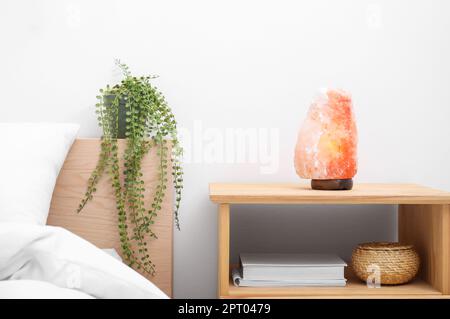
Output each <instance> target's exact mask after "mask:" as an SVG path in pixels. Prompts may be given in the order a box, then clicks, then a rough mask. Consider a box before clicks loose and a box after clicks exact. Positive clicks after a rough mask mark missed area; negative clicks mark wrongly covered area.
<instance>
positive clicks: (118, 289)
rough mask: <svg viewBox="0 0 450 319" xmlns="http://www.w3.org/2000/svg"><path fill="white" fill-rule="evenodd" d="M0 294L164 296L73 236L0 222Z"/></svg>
mask: <svg viewBox="0 0 450 319" xmlns="http://www.w3.org/2000/svg"><path fill="white" fill-rule="evenodd" d="M0 298H167V295H165V294H164V293H163V292H162V291H161V290H160V289H159V288H157V287H156V286H155V285H154V284H152V283H151V282H150V281H148V280H147V279H146V278H144V277H143V276H141V275H140V274H138V273H137V272H135V271H134V270H132V269H131V268H129V267H128V266H127V265H125V264H123V263H121V262H120V261H118V260H117V259H115V258H114V257H111V256H110V255H108V254H107V253H105V252H103V251H102V250H100V249H98V248H97V247H95V246H94V245H92V244H91V243H89V242H87V241H85V240H83V239H82V238H80V237H78V236H76V235H75V234H73V233H71V232H69V231H67V230H65V229H63V228H60V227H51V226H38V225H28V224H19V223H0Z"/></svg>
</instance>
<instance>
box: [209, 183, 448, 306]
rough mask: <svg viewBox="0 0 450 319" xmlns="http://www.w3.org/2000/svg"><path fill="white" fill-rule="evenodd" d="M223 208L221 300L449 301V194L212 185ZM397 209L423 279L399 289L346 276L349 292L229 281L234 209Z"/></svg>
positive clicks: (402, 235)
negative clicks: (240, 206) (252, 206)
mask: <svg viewBox="0 0 450 319" xmlns="http://www.w3.org/2000/svg"><path fill="white" fill-rule="evenodd" d="M210 198H211V200H212V201H213V202H215V203H217V204H219V218H218V227H219V228H218V231H219V251H218V255H219V261H218V267H219V270H218V296H219V298H450V193H448V192H444V191H440V190H435V189H431V188H427V187H423V186H419V185H412V184H358V185H355V187H354V189H353V190H351V191H316V190H311V189H310V188H309V186H307V185H301V184H211V185H210ZM233 204H298V205H301V204H318V205H324V204H346V205H349V204H368V205H369V204H396V205H398V227H399V241H400V242H402V243H408V244H413V245H414V246H415V247H416V249H417V251H418V253H419V255H420V257H421V262H422V265H421V271H420V275H419V276H418V278H417V279H415V280H414V281H413V282H411V283H408V284H405V285H398V286H382V287H381V288H367V287H366V285H365V283H363V282H360V281H359V280H358V279H357V278H355V277H354V275H353V274H352V272H351V270H350V269H348V270H347V273H346V278H347V279H348V281H347V286H346V287H320V288H319V287H301V288H299V287H290V288H281V287H280V288H251V287H235V286H233V285H232V283H231V281H230V205H233Z"/></svg>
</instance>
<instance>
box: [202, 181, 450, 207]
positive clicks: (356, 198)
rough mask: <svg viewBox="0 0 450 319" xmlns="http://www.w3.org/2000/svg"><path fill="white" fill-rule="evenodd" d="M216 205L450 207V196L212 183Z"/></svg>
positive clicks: (417, 189) (399, 188)
mask: <svg viewBox="0 0 450 319" xmlns="http://www.w3.org/2000/svg"><path fill="white" fill-rule="evenodd" d="M209 196H210V199H211V201H213V202H215V203H228V204H450V193H449V192H444V191H440V190H435V189H432V188H428V187H424V186H420V185H415V184H356V185H355V186H354V188H353V189H352V190H350V191H320V190H312V189H311V187H310V186H309V185H304V184H210V186H209Z"/></svg>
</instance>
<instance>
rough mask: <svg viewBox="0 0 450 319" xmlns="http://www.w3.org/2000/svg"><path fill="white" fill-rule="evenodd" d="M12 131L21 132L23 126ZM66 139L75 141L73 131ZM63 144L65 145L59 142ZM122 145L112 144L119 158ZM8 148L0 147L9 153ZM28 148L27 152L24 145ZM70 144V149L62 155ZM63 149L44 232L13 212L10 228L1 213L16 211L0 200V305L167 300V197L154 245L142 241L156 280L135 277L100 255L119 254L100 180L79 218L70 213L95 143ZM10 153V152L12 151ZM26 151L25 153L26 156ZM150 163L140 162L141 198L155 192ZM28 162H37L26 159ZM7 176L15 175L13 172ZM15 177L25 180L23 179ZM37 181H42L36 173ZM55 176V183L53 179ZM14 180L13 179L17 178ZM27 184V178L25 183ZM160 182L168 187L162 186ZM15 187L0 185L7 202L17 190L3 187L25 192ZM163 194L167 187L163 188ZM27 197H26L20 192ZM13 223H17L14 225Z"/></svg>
mask: <svg viewBox="0 0 450 319" xmlns="http://www.w3.org/2000/svg"><path fill="white" fill-rule="evenodd" d="M2 129H3V130H4V131H5V128H4V127H0V131H1V130H2ZM20 129H21V130H23V127H21V128H20ZM8 130H9V131H8ZM10 131H11V128H8V129H7V133H9V132H10ZM34 131H35V128H34V127H33V132H34ZM17 132H19V131H17ZM17 132H16V131H15V132H14V134H16V135H17V134H19V133H17ZM71 134H74V135H76V133H74V132H72V133H71ZM29 136H30V134H29V133H28V137H27V139H30V137H29ZM0 142H1V141H0ZM72 142H73V144H72ZM24 143H25V142H24ZM65 143H68V142H67V141H65ZM125 143H126V142H125V141H124V140H120V141H119V153H121V152H123V150H124V148H125ZM0 144H1V143H0ZM16 144H17V143H16ZM16 144H14V143H13V144H11V143H10V144H7V145H5V144H4V145H0V146H4V147H10V148H11V147H13V148H14V147H16ZM11 145H12V146H11ZM29 145H32V144H31V142H30V143H29ZM70 145H71V148H70V151H68V150H69V147H70ZM70 145H69V146H68V147H67V149H66V151H65V153H64V155H65V154H67V156H66V157H65V160H64V157H63V158H62V159H60V165H62V163H63V165H62V168H61V169H60V170H59V168H60V167H61V166H59V168H57V172H58V171H59V175H58V174H57V173H55V174H54V175H55V177H54V179H53V184H52V185H54V186H55V187H54V189H53V188H52V189H51V190H53V195H51V190H50V191H49V194H48V203H47V205H49V207H50V208H49V209H48V206H47V209H46V210H45V212H48V218H47V219H46V225H45V223H44V221H45V219H41V223H39V222H32V223H28V222H22V221H21V220H20V218H19V217H20V210H19V209H18V210H17V212H15V215H14V216H13V217H11V218H13V220H11V221H10V220H9V219H10V215H11V214H5V207H6V209H7V210H8V208H9V209H16V208H17V207H16V206H18V207H19V208H22V207H21V203H20V202H19V201H18V200H17V199H15V200H14V201H11V200H9V202H8V198H6V195H5V196H4V197H3V198H0V208H1V209H2V210H0V298H167V297H172V269H173V246H172V244H173V197H172V196H173V195H172V193H171V192H167V194H166V196H165V198H164V201H163V204H162V209H161V211H160V212H159V214H158V217H157V219H156V220H155V225H154V228H153V230H154V232H155V233H156V235H157V236H158V239H156V240H155V239H153V240H149V242H148V248H149V252H150V255H151V258H152V261H153V262H154V264H155V265H156V274H155V275H154V276H151V275H147V274H144V273H141V274H138V273H137V272H136V271H135V270H132V269H131V268H129V267H128V266H126V265H124V264H123V263H122V262H121V261H119V260H118V259H117V258H114V257H111V256H110V255H109V254H107V253H105V252H104V251H102V250H101V249H111V248H113V249H115V250H116V251H117V252H118V253H119V255H120V254H121V249H120V242H119V238H118V228H117V212H116V208H115V198H114V195H113V193H112V188H111V186H110V184H109V180H108V177H107V176H104V177H103V178H102V179H101V181H100V183H99V185H98V187H97V193H96V195H95V196H94V199H93V200H92V201H91V202H89V203H88V204H87V205H86V206H85V209H84V210H83V211H82V212H81V213H79V214H77V213H76V209H77V207H78V205H79V202H80V199H81V198H82V196H83V194H84V192H85V189H86V183H87V180H88V178H89V177H90V174H91V172H92V170H93V169H94V167H95V165H96V163H97V159H98V154H99V151H100V139H75V140H74V139H72V141H70ZM28 147H29V148H30V147H32V146H28ZM42 147H43V146H42ZM42 147H39V146H37V147H36V149H37V150H39V151H40V148H42ZM13 151H14V152H17V149H15V150H13ZM19 151H20V150H19ZM27 151H28V152H30V150H27ZM67 152H68V153H67ZM5 154H6V153H5ZM46 154H49V152H47V151H46V153H45V154H44V156H43V157H42V158H43V159H44V160H43V161H42V162H44V163H41V164H44V165H47V163H45V161H47V157H46V156H47V155H46ZM156 156H157V155H156V152H155V151H153V152H150V154H149V155H147V156H146V157H145V158H144V160H143V165H142V171H143V174H144V176H143V179H144V181H145V183H146V188H147V192H149V194H148V195H150V193H151V192H153V186H152V185H156V181H157V169H156V165H157V157H156ZM9 157H12V156H9ZM22 157H23V156H22ZM6 158H8V156H6ZM33 161H35V162H36V161H38V160H37V159H35V158H34V159H33ZM63 161H64V162H63ZM0 162H1V161H0ZM0 164H4V163H0ZM38 164H39V163H38ZM9 166H10V167H11V168H10V169H11V170H14V169H15V166H16V165H13V164H11V162H10V163H9ZM13 166H14V167H13ZM17 166H19V165H17ZM22 166H23V165H22ZM33 171H36V168H35V167H33V168H30V170H29V171H28V173H29V174H30V172H33ZM0 173H3V174H6V175H7V174H8V169H7V168H3V171H1V172H0ZM10 175H13V176H17V172H13V173H11V174H10ZM23 175H25V177H27V176H26V175H27V174H26V172H25V173H24V174H23ZM41 176H42V178H46V177H45V176H44V175H43V174H42V173H41ZM56 176H58V177H57V179H56ZM17 178H18V179H20V176H19V177H17ZM55 179H56V183H55ZM10 180H13V184H14V179H11V178H10ZM35 180H36V178H35V177H34V178H33V181H35ZM168 183H171V180H170V179H169V180H168ZM16 184H17V185H12V186H10V185H6V183H5V182H3V184H1V183H0V186H1V187H0V190H1V191H3V193H6V194H8V192H9V195H11V194H12V195H13V196H15V194H16V193H17V191H14V192H13V191H9V189H8V188H14V187H22V188H26V185H25V186H21V185H24V181H23V180H22V181H18V182H17V183H16ZM13 186H14V187H13ZM168 189H171V188H170V187H168ZM0 193H1V192H0ZM27 194H32V193H31V192H30V191H29V190H28V193H27ZM22 197H23V196H22ZM18 198H21V197H18ZM50 199H51V202H50ZM22 201H23V203H24V204H23V205H22V206H24V207H26V206H27V204H29V205H28V208H27V211H29V210H30V207H31V209H32V206H30V205H31V204H30V203H28V202H27V199H22ZM29 201H33V199H32V198H31V199H29ZM11 202H12V204H11ZM8 204H9V206H8ZM5 216H6V217H5ZM46 217H47V215H45V218H46ZM27 218H28V217H27ZM16 219H19V221H18V222H17V221H16ZM25 220H26V219H25ZM73 274H75V275H76V276H73Z"/></svg>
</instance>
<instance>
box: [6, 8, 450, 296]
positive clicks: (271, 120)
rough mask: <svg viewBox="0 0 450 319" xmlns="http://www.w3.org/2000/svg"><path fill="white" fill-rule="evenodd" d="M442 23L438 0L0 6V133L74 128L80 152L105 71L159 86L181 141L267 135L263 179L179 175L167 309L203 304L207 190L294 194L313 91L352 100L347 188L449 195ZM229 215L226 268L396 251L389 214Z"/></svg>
mask: <svg viewBox="0 0 450 319" xmlns="http://www.w3.org/2000/svg"><path fill="white" fill-rule="evenodd" d="M449 16H450V2H449V1H445V0H440V1H438V0H435V1H430V0H390V1H387V0H386V1H377V0H371V1H367V0H354V1H350V0H347V1H343V0H341V1H336V0H334V1H333V0H329V1H325V0H310V1H275V0H272V1H261V0H257V1H256V0H255V1H237V0H227V1H211V0H209V1H208V0H190V1H167V0H165V1H163V0H159V1H130V0H122V1H118V0H117V1H111V0H97V1H92V0H91V1H88V0H86V1H82V0H80V1H76V0H71V1H69V0H64V1H62V0H47V1H35V0H19V1H18V0H6V1H5V0H2V1H1V2H0V41H1V42H0V46H1V48H0V92H1V94H0V121H75V122H79V123H81V125H82V128H81V132H80V135H81V136H99V134H100V131H99V129H98V128H97V124H96V121H95V116H94V110H93V104H94V103H95V95H96V93H97V90H98V89H99V88H100V87H102V86H103V85H105V84H106V83H107V82H109V81H110V80H111V71H112V62H113V58H114V57H120V58H121V59H122V60H123V61H124V62H126V63H128V64H129V65H130V67H131V69H132V71H134V72H135V73H139V74H140V73H142V74H145V73H151V74H158V75H160V78H159V79H157V80H155V83H156V84H157V85H158V86H159V87H160V89H161V90H162V91H163V92H164V93H165V95H166V97H167V99H168V101H169V102H170V105H171V106H172V107H173V109H174V112H175V113H176V116H177V118H178V120H179V123H180V125H181V126H182V127H184V128H186V129H192V128H193V127H194V124H195V123H201V125H202V126H203V127H204V128H217V129H219V130H220V131H219V132H223V129H225V128H227V127H228V128H246V127H251V128H278V129H279V134H280V138H279V154H278V153H277V159H278V160H279V169H278V170H277V171H276V172H275V174H269V175H263V174H260V171H259V165H258V164H251V163H250V164H220V163H218V164H210V163H205V162H202V161H199V162H197V163H188V164H186V165H185V172H186V176H185V181H186V182H185V192H184V199H183V206H182V211H181V214H182V217H181V222H182V231H181V232H177V233H176V234H175V296H176V297H214V296H215V291H216V208H215V206H214V205H213V204H211V203H210V202H209V199H208V183H209V182H216V181H235V182H241V181H246V182H252V181H254V182H269V181H290V182H297V181H298V178H297V176H296V175H295V171H294V169H293V163H292V155H293V147H294V143H295V139H296V133H297V130H298V126H299V123H300V121H301V119H302V118H303V117H304V115H305V114H306V111H307V108H308V105H309V102H310V100H311V98H312V96H313V95H314V93H315V92H316V90H317V89H318V88H320V87H323V86H331V87H340V88H344V89H346V90H348V91H350V92H351V93H352V94H353V98H354V104H355V111H356V115H357V120H358V126H359V136H360V148H359V158H360V164H359V173H358V175H357V178H356V179H357V181H370V182H375V181H385V182H417V183H424V184H427V185H431V186H434V187H440V188H444V189H448V190H450V169H449V163H450V147H449V141H448V138H449V136H450V125H449V124H448V123H449V121H448V119H449V118H450V103H449V101H450V90H449V84H450V61H449V56H450V37H449V33H450V19H449V18H448V17H449ZM196 121H200V122H196ZM205 138H206V137H205ZM272 210H276V212H275V214H276V215H272V214H271V211H272ZM236 213H237V214H236V215H234V214H233V226H234V229H233V234H234V235H236V237H235V240H233V243H232V247H233V256H235V254H236V253H237V252H239V251H240V250H263V249H267V250H278V249H283V250H286V251H295V250H299V251H301V250H317V251H322V250H335V251H338V252H340V253H341V254H342V255H344V256H345V257H348V255H349V253H350V251H351V247H352V246H354V245H355V244H356V243H357V242H359V241H363V240H374V239H395V237H396V233H395V226H396V222H395V209H394V208H393V207H385V206H382V207H381V206H377V207H362V206H354V207H346V206H344V207H325V208H323V207H283V208H279V207H266V208H263V207H238V208H237V211H236ZM273 216H275V218H274V217H273ZM199 278H203V279H202V280H199Z"/></svg>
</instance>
